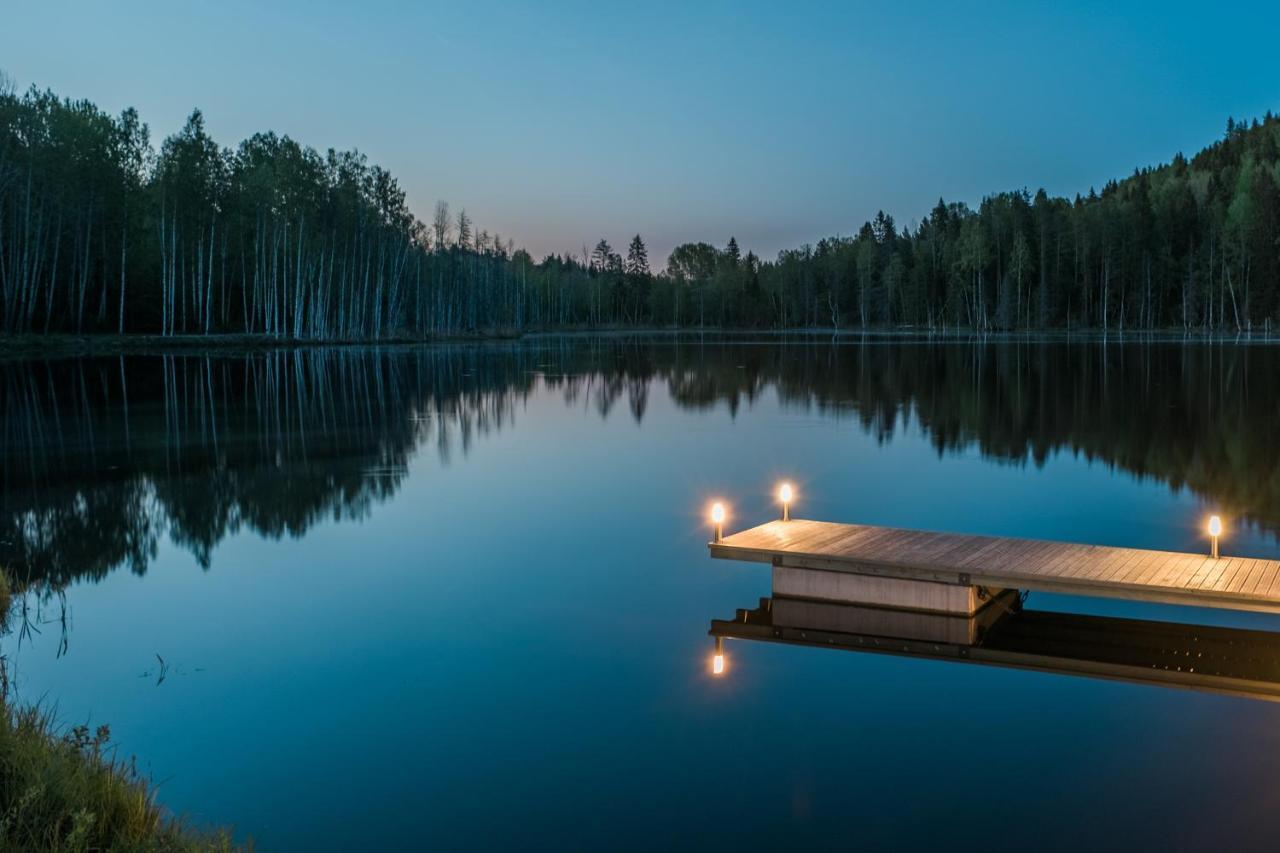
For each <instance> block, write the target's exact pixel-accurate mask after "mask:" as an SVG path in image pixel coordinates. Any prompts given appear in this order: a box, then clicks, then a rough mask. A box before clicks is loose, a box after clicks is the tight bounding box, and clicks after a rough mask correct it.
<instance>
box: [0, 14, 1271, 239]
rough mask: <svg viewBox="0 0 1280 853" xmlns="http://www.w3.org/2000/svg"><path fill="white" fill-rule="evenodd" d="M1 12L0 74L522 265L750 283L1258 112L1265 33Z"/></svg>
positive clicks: (1050, 20) (832, 20) (955, 22)
mask: <svg viewBox="0 0 1280 853" xmlns="http://www.w3.org/2000/svg"><path fill="white" fill-rule="evenodd" d="M269 5H270V8H266V7H267V6H268V4H260V3H249V2H223V3H194V2H191V3H187V2H168V3H141V2H127V0H120V2H113V3H106V2H79V3H73V2H58V0H43V2H26V0H19V2H13V0H11V2H9V3H7V4H6V6H5V9H4V11H3V12H2V13H0V25H2V26H0V68H3V69H4V70H5V71H6V72H7V73H8V74H9V75H10V76H11V77H13V78H14V79H15V80H16V81H17V83H18V85H19V86H20V87H21V88H26V87H27V86H29V85H31V84H32V83H35V84H37V85H39V86H41V87H51V88H53V89H54V90H56V91H57V92H59V93H60V94H65V95H72V96H76V97H87V98H90V99H91V100H93V101H95V102H97V103H98V104H99V105H100V106H102V107H103V108H105V109H108V110H110V111H112V112H118V111H119V110H120V109H122V108H124V107H126V106H136V107H137V108H138V109H139V111H140V112H141V114H142V117H143V119H144V120H146V121H147V122H148V123H149V124H150V125H151V128H152V135H153V139H154V140H155V141H156V142H157V144H158V143H159V141H160V139H162V138H163V137H164V136H166V135H168V134H170V133H172V132H174V131H176V130H177V129H178V128H179V127H180V126H181V124H182V121H183V119H184V118H185V116H186V115H187V114H188V113H189V112H190V110H191V108H192V107H195V106H199V107H200V108H201V109H202V110H204V112H205V115H206V118H207V122H208V127H209V129H210V131H211V132H212V133H213V135H214V136H215V138H216V139H218V141H219V142H220V143H222V144H223V145H234V144H235V143H237V142H238V141H239V140H240V139H242V138H244V137H245V136H248V135H249V134H251V133H253V132H255V131H257V130H264V129H273V130H276V131H278V132H281V133H288V134H289V135H291V136H293V137H294V138H296V139H298V140H300V141H301V142H304V143H306V144H309V145H313V146H315V147H317V148H320V149H324V148H327V147H330V146H332V147H338V148H349V147H357V148H359V149H360V150H362V151H364V152H365V153H367V154H368V155H369V156H370V158H371V159H372V160H373V161H374V162H377V163H380V164H382V165H383V166H385V167H387V168H388V169H390V170H391V171H392V172H393V173H394V174H395V175H396V176H397V177H398V178H399V180H400V182H401V184H402V185H403V186H404V187H405V189H406V191H407V192H408V197H409V201H410V204H411V206H412V207H413V208H414V210H415V212H416V213H417V214H418V216H419V217H420V218H423V219H427V218H429V216H430V213H431V208H432V207H433V206H434V204H435V201H436V200H437V199H446V200H448V201H449V202H450V204H451V205H452V206H453V208H454V209H455V210H456V209H457V208H460V207H464V206H465V207H466V208H467V211H468V212H469V213H470V214H471V215H472V216H473V218H474V219H475V221H476V222H477V224H478V226H479V227H482V228H486V229H487V230H489V231H497V232H499V233H501V234H502V235H504V236H510V237H512V238H514V239H515V241H516V242H517V244H523V245H526V246H528V247H529V248H530V249H531V250H532V251H533V252H534V253H535V255H541V254H543V253H545V252H550V251H579V250H580V249H581V247H582V246H583V245H584V244H587V245H592V244H594V243H595V241H596V240H598V239H599V238H600V237H606V238H608V239H609V240H610V241H611V242H612V243H613V244H614V246H615V247H619V246H625V244H626V241H627V240H628V239H629V238H630V236H631V235H632V234H634V233H636V232H640V233H641V234H643V235H644V236H645V238H646V241H647V242H648V243H649V245H650V255H651V258H652V259H653V260H654V261H656V262H659V263H660V262H661V261H662V259H664V258H665V257H666V255H667V253H668V252H669V251H670V249H671V248H672V246H674V245H675V244H677V243H679V242H683V241H685V240H706V241H709V242H713V243H716V244H717V245H722V244H723V243H724V242H725V241H726V240H727V239H728V237H729V235H731V234H733V235H736V236H737V238H738V241H739V243H740V244H742V246H743V248H744V249H748V248H750V249H754V250H756V251H757V252H758V253H760V254H762V255H764V256H765V257H772V256H773V255H774V254H775V253H776V252H777V251H778V250H779V249H781V248H785V247H789V246H794V245H798V244H800V243H804V242H811V241H815V240H817V239H818V238H820V237H823V236H826V235H830V234H836V233H845V234H847V233H851V232H853V231H855V230H857V228H858V226H859V225H860V224H861V223H862V222H863V221H864V220H866V219H868V218H869V217H871V216H873V215H874V214H875V212H876V211H877V210H878V209H881V208H883V209H885V210H887V211H888V212H890V213H892V214H893V215H894V216H895V217H896V218H897V220H898V221H899V223H902V224H907V223H911V222H915V221H917V220H918V219H919V218H920V217H921V216H923V215H924V214H925V213H927V211H928V209H929V208H930V207H931V206H932V204H933V203H934V202H935V201H936V200H937V198H938V197H939V196H944V197H945V198H947V199H948V200H964V201H968V202H970V203H976V202H977V201H979V200H980V199H981V197H982V195H983V194H984V193H989V192H993V191H998V190H1003V189H1012V188H1018V187H1023V186H1026V187H1029V188H1032V189H1035V188H1037V187H1039V186H1044V187H1045V188H1046V189H1048V190H1049V191H1050V192H1054V193H1062V194H1073V193H1075V192H1076V191H1081V192H1083V191H1087V190H1088V188H1089V187H1090V186H1094V185H1098V186H1100V185H1101V184H1102V183H1103V182H1105V181H1106V180H1107V179H1108V178H1110V177H1119V176H1124V175H1126V174H1128V173H1130V172H1131V171H1132V170H1133V168H1134V167H1135V166H1138V165H1145V164H1150V163H1155V162H1159V161H1161V160H1165V159H1168V157H1170V156H1171V155H1172V154H1173V153H1174V152H1176V151H1179V150H1182V151H1186V152H1191V151H1194V150H1197V149H1199V148H1200V147H1202V146H1203V145H1204V144H1205V143H1206V142H1208V141H1210V140H1212V139H1214V138H1216V137H1217V136H1218V135H1220V134H1221V132H1222V129H1223V126H1224V125H1225V122H1226V118H1227V116H1228V115H1235V116H1246V115H1247V116H1252V115H1261V114H1262V113H1263V112H1265V111H1266V110H1268V109H1273V110H1275V109H1278V108H1280V73H1277V70H1276V65H1275V39H1276V36H1277V34H1278V33H1280V6H1277V5H1267V4H1256V5H1233V4H1216V5H1210V6H1206V5H1204V4H1197V5H1196V6H1195V7H1193V6H1191V4H1182V3H1164V4H1120V3H1114V4H1103V3H1071V4H1056V3H1045V4H1036V3H1008V4H1005V3H984V4H966V3H930V2H915V3H905V4H904V3H884V2H881V3H877V4H856V3H840V4H837V3H831V4H816V3H787V4H775V3H752V2H741V3H719V2H702V3H692V2H690V3H671V4H666V3H645V4H623V3H616V4H615V3H603V2H601V3H586V2H550V0H548V2H539V3H488V2H473V3H461V2H456V0H455V2H449V3H439V4H437V3H394V2H363V3H358V4H357V3H338V2H323V1H320V2H309V3H287V2H280V3H273V4H269Z"/></svg>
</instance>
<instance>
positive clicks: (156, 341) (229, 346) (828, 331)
mask: <svg viewBox="0 0 1280 853" xmlns="http://www.w3.org/2000/svg"><path fill="white" fill-rule="evenodd" d="M626 336H652V337H658V338H672V337H685V338H701V337H716V338H728V339H733V338H745V339H761V338H765V339H773V338H776V339H786V338H819V337H825V338H838V339H845V340H848V339H875V340H883V341H887V340H902V341H961V342H982V343H986V342H991V343H999V342H1018V341H1025V342H1029V343H1039V342H1066V343H1074V342H1078V343H1144V342H1145V343H1194V344H1204V343H1219V344H1227V343H1230V344H1238V345H1239V344H1274V343H1280V333H1277V332H1216V331H1204V330H1197V331H1184V330H1181V329H1152V330H1107V331H1103V330H1100V329H1073V330H1067V329H1041V330H1030V329H1025V330H1018V331H1006V330H1002V331H986V332H981V331H976V330H973V329H966V328H956V327H952V328H947V329H921V328H916V327H908V326H904V327H869V328H865V329H863V328H847V327H841V328H831V327H822V326H805V327H797V328H789V329H751V328H731V327H730V328H721V327H684V328H673V327H662V326H602V327H594V328H582V327H572V328H564V329H557V328H547V329H525V330H516V329H494V330H485V331H479V332H458V333H450V334H443V335H430V336H426V337H418V336H406V335H393V336H389V337H384V338H376V339H366V338H320V339H317V338H280V337H274V336H269V335H246V334H209V335H202V334H194V335H141V334H125V335H119V334H110V333H107V334H85V335H74V334H62V333H53V334H49V335H40V334H35V335H5V334H0V359H11V360H12V359H26V358H50V357H66V358H87V357H95V356H112V355H145V354H152V353H168V352H183V353H194V354H199V353H201V352H228V351H231V352H252V351H270V350H297V349H336V348H353V349H354V348H394V347H420V346H433V345H441V344H492V343H503V342H505V343H512V342H518V341H528V340H537V339H540V338H602V337H626Z"/></svg>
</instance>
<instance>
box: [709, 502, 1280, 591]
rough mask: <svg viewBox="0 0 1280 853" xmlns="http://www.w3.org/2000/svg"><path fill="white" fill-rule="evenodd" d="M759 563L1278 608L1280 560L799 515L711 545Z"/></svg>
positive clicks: (722, 554) (719, 553) (716, 552)
mask: <svg viewBox="0 0 1280 853" xmlns="http://www.w3.org/2000/svg"><path fill="white" fill-rule="evenodd" d="M709 548H710V550H711V556H713V557H716V558H720V559H731V560H746V561H752V562H773V561H775V560H777V561H779V563H780V564H785V562H783V561H785V560H786V559H787V558H793V559H807V560H810V561H811V562H816V563H817V564H818V565H820V566H821V568H823V569H824V570H829V571H848V572H852V573H855V574H857V573H859V571H861V572H862V573H868V572H871V573H876V572H879V573H884V572H886V571H887V572H890V573H891V575H892V576H900V577H908V578H910V577H920V578H921V579H928V580H934V581H943V582H947V583H956V582H957V581H958V582H960V583H970V584H973V585H981V586H993V587H994V586H999V587H1007V588H1014V589H1025V590H1031V591H1035V590H1040V591H1050V592H1062V593H1068V594H1077V595H1098V596H1111V597H1119V598H1130V599H1136V600H1149V601H1160V602H1166V603H1179V604H1188V605H1194V606H1205V607H1226V608H1234V609H1245V610H1264V611H1269V612H1276V613H1280V561H1276V560H1259V559H1252V558H1243V557H1230V556H1224V557H1222V558H1221V559H1213V558H1211V557H1208V556H1206V555H1204V554H1202V553H1201V554H1186V553H1178V552H1173V551H1156V550H1151V549H1140V548H1117V547H1111V546H1102V545H1088V544H1082V543H1071V542H1051V541H1047V540H1037V539H1020V538H1011V537H999V536H982V535H969V534H960V533H937V532H931V531H923V530H910V529H905V528H891V527H882V526H875V525H856V524H835V523H831V522H821V521H812V520H806V519H796V520H792V521H771V522H768V523H766V524H762V525H760V526H758V527H753V528H751V529H749V530H744V531H741V532H739V533H734V534H732V535H729V536H726V537H724V538H723V539H722V540H721V541H719V542H712V543H710V545H709Z"/></svg>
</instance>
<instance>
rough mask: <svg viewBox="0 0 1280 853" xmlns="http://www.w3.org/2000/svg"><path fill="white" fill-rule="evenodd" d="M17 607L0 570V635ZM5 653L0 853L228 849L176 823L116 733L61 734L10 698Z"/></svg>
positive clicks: (222, 839) (0, 679)
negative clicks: (120, 749) (119, 746)
mask: <svg viewBox="0 0 1280 853" xmlns="http://www.w3.org/2000/svg"><path fill="white" fill-rule="evenodd" d="M12 605H13V592H12V587H11V584H10V581H9V580H8V578H7V577H6V576H5V574H4V572H3V571H0V635H2V634H4V620H5V617H6V616H7V615H8V614H9V612H10V610H11V609H12ZM5 664H6V660H5V658H4V656H3V655H0V850H25V851H32V853H44V851H50V853H51V852H52V851H71V853H76V851H85V853H88V851H175V853H187V851H230V850H236V849H239V848H237V847H236V845H235V844H234V842H233V840H232V838H231V835H230V833H228V832H226V831H218V832H215V833H201V832H197V831H195V830H193V829H191V828H190V827H187V826H186V825H184V824H183V823H182V822H181V821H179V820H175V819H173V818H172V817H171V816H170V815H169V813H168V811H167V810H166V809H164V808H163V807H162V806H161V805H159V803H157V802H156V798H155V789H154V788H153V787H152V786H151V785H150V784H148V782H147V780H145V779H144V778H142V776H140V775H139V773H138V771H137V769H136V767H135V766H134V765H133V763H132V762H129V763H126V762H123V761H120V760H118V759H117V758H116V757H115V750H114V749H113V748H112V747H111V745H110V742H111V730H110V728H108V727H107V726H99V727H98V728H97V729H94V730H90V728H89V727H88V726H74V727H72V728H70V729H66V730H63V729H62V728H61V727H59V726H58V725H57V724H56V722H55V720H54V719H53V717H52V715H51V714H50V713H49V712H48V711H47V710H44V709H42V708H40V707H34V706H23V705H19V704H18V703H16V702H15V701H14V699H13V695H12V692H11V690H10V684H9V680H8V672H7V667H6V665H5Z"/></svg>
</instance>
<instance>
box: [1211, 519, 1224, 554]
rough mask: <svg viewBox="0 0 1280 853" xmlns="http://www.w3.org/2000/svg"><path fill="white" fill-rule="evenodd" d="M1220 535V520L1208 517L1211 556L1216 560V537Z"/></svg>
mask: <svg viewBox="0 0 1280 853" xmlns="http://www.w3.org/2000/svg"><path fill="white" fill-rule="evenodd" d="M1221 535H1222V519H1221V518H1218V516H1216V515H1211V516H1209V539H1210V541H1211V542H1212V543H1213V545H1212V548H1213V550H1212V552H1211V554H1212V556H1213V559H1215V560H1216V559H1218V537H1219V536H1221Z"/></svg>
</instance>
